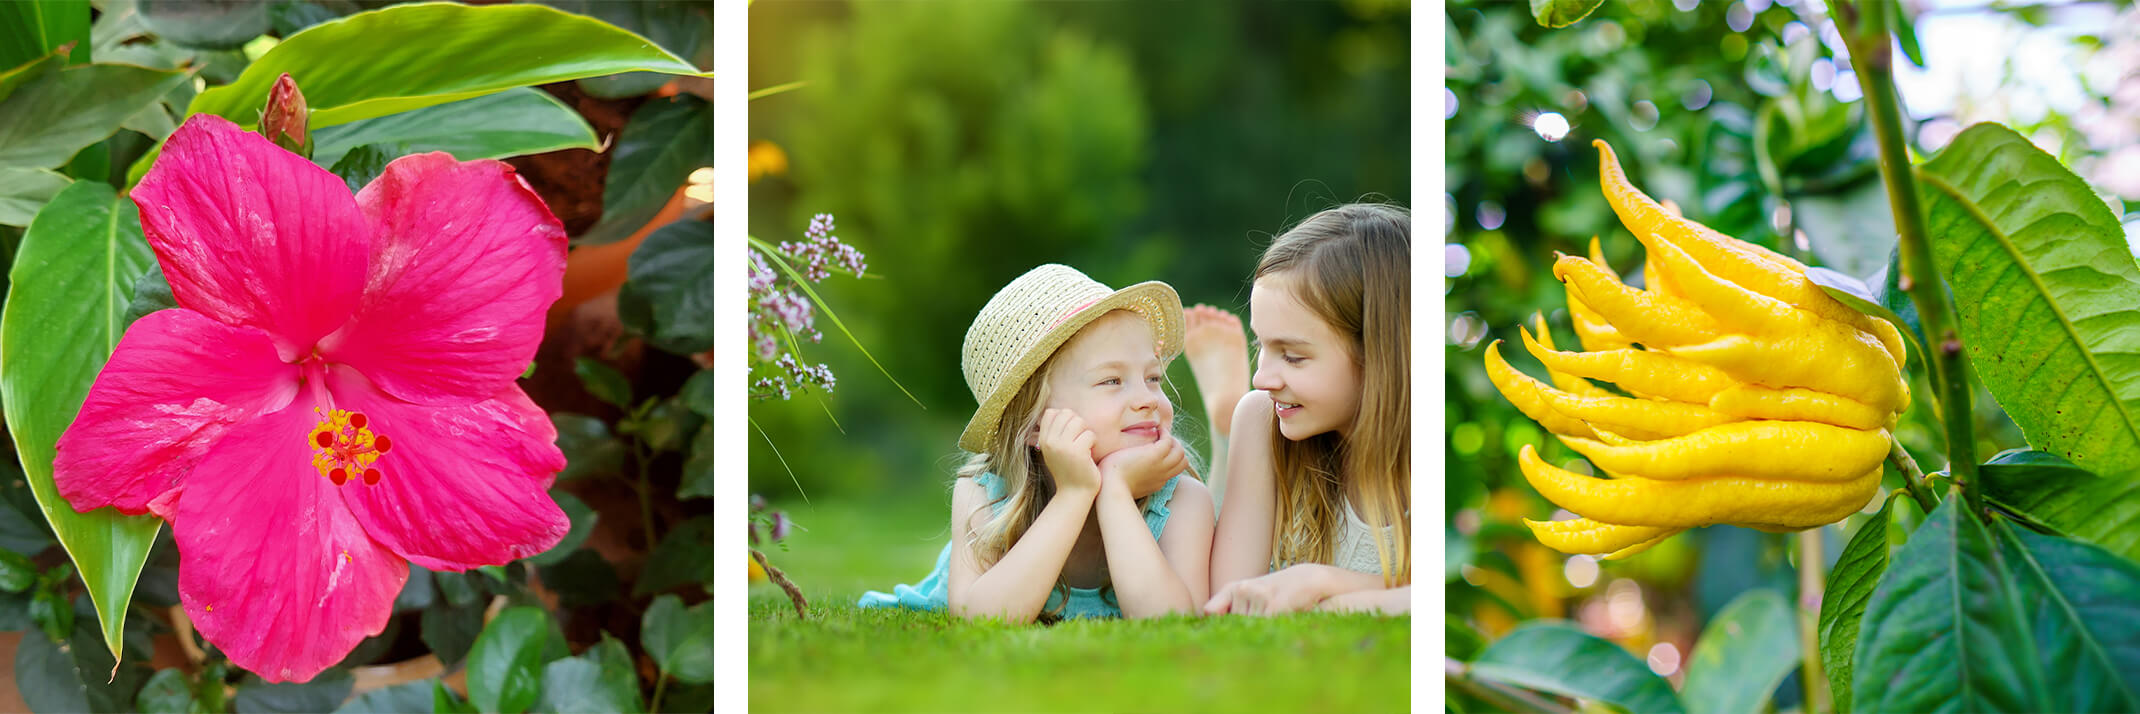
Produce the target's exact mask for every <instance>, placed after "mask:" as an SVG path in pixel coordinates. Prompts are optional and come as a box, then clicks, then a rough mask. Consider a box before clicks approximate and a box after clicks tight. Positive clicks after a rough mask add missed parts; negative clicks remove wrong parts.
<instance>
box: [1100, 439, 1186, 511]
mask: <svg viewBox="0 0 2140 714" xmlns="http://www.w3.org/2000/svg"><path fill="white" fill-rule="evenodd" d="M1188 468H1189V455H1188V453H1187V452H1184V451H1183V450H1182V448H1181V442H1179V441H1176V440H1174V439H1173V438H1171V437H1166V436H1162V437H1161V438H1160V439H1159V440H1158V441H1155V442H1152V443H1150V444H1145V445H1142V446H1132V447H1129V448H1127V449H1120V450H1117V451H1115V452H1114V453H1112V454H1108V455H1107V456H1106V457H1105V458H1102V459H1100V479H1101V482H1102V483H1103V484H1104V486H1103V487H1105V488H1120V489H1123V490H1126V491H1128V492H1129V496H1130V498H1143V497H1145V496H1149V495H1151V494H1152V493H1154V492H1156V491H1158V490H1159V489H1160V487H1163V486H1165V485H1167V479H1170V478H1174V476H1175V474H1179V473H1181V472H1182V471H1185V470H1187V469H1188Z"/></svg>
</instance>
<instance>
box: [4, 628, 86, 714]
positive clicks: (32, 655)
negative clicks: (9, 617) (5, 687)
mask: <svg viewBox="0 0 2140 714" xmlns="http://www.w3.org/2000/svg"><path fill="white" fill-rule="evenodd" d="M14 674H15V686H16V688H17V690H18V691H20V692H21V693H22V703H23V704H26V705H28V706H29V708H30V711H33V712H86V711H89V688H88V687H86V686H84V685H83V684H82V675H81V671H80V670H78V669H76V668H75V665H74V657H73V656H72V655H70V654H68V652H67V650H65V649H62V648H61V647H60V646H59V644H58V643H55V642H53V641H52V640H50V639H48V638H46V637H43V636H41V635H37V634H28V635H25V636H24V637H23V638H22V639H21V640H19V641H18V644H16V646H15V671H14Z"/></svg>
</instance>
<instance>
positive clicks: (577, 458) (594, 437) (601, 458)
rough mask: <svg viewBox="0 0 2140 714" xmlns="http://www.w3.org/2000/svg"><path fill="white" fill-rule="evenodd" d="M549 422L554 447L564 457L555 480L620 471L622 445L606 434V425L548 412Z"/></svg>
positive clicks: (622, 454) (622, 462)
mask: <svg viewBox="0 0 2140 714" xmlns="http://www.w3.org/2000/svg"><path fill="white" fill-rule="evenodd" d="M550 423H551V424H553V425H555V426H556V427H557V448H558V450H559V451H562V452H564V454H565V470H564V471H560V472H558V474H557V480H559V481H570V480H572V479H576V478H582V477H585V476H590V475H601V474H613V473H619V472H620V470H621V469H623V468H624V443H623V442H620V441H618V440H617V438H616V437H615V436H613V435H611V434H610V433H609V424H607V423H605V422H603V421H602V420H600V419H596V418H594V417H591V416H586V415H584V414H573V413H570V412H555V413H552V414H551V415H550Z"/></svg>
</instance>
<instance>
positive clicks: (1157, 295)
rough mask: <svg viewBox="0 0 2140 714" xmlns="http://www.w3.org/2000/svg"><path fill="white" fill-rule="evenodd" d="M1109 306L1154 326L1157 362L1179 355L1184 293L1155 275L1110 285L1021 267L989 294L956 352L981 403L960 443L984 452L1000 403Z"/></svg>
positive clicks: (1068, 270)
mask: <svg viewBox="0 0 2140 714" xmlns="http://www.w3.org/2000/svg"><path fill="white" fill-rule="evenodd" d="M1112 310H1129V311H1132V312H1135V313H1137V314H1138V315H1139V316H1141V317H1143V318H1144V320H1145V322H1146V323H1148V324H1150V325H1151V326H1152V334H1153V340H1154V342H1155V343H1156V344H1157V345H1158V347H1159V357H1160V358H1161V359H1165V360H1171V359H1173V358H1175V357H1177V356H1179V355H1180V354H1181V349H1182V334H1183V326H1182V314H1181V296H1180V295H1177V294H1175V292H1174V288H1173V287H1172V286H1169V285H1167V284H1166V283H1162V282H1159V281H1156V280H1155V281H1151V282H1145V283H1138V284H1136V285H1132V286H1129V287H1126V288H1123V289H1121V290H1111V289H1109V288H1108V287H1107V286H1106V285H1102V284H1100V281H1097V280H1093V279H1092V278H1089V277H1085V274H1084V273H1081V272H1078V271H1077V269H1076V268H1072V267H1070V266H1067V265H1056V264H1052V263H1051V264H1048V265H1043V266H1040V267H1038V268H1034V269H1032V270H1029V271H1026V274H1024V275H1021V276H1018V279H1017V280H1013V281H1011V284H1009V285H1006V286H1004V287H1003V289H1002V290H999V291H997V292H996V296H995V297H993V298H989V300H988V304H987V305H985V306H983V307H982V308H981V314H980V315H978V316H976V317H974V319H973V326H971V327H968V328H966V343H965V345H964V346H963V347H961V349H960V351H959V368H960V369H961V370H962V371H964V372H965V374H966V388H967V389H970V390H973V398H974V401H976V402H979V403H980V405H981V406H980V408H979V409H977V410H975V411H974V413H973V418H972V419H970V420H968V421H967V422H966V431H965V432H964V433H961V434H959V448H961V449H965V450H967V451H970V452H974V453H980V452H982V451H986V450H987V449H988V444H989V443H990V442H992V441H994V440H995V438H996V431H997V429H999V428H1001V426H1002V423H1003V408H1004V407H1005V406H1006V405H1008V404H1010V401H1011V397H1014V396H1017V395H1018V390H1019V389H1021V388H1023V387H1024V386H1025V381H1026V379H1027V378H1029V377H1032V376H1033V371H1034V370H1036V369H1039V368H1040V363H1042V362H1045V361H1047V359H1048V357H1049V356H1051V355H1054V354H1055V349H1056V348H1057V347H1061V346H1062V344H1063V343H1064V342H1067V341H1069V339H1070V336H1072V335H1075V334H1077V331H1078V330H1081V329H1084V327H1085V325H1087V324H1090V323H1091V322H1092V321H1093V320H1095V319H1098V318H1099V317H1100V316H1101V315H1105V314H1107V313H1108V312H1109V311H1112Z"/></svg>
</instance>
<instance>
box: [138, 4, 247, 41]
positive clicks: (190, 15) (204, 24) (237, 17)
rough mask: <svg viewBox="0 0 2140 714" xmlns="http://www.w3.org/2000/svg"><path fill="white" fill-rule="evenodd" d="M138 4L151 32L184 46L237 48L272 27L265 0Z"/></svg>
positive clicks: (143, 20) (143, 19)
mask: <svg viewBox="0 0 2140 714" xmlns="http://www.w3.org/2000/svg"><path fill="white" fill-rule="evenodd" d="M135 7H136V9H137V12H139V13H141V22H142V24H143V25H145V26H147V28H148V30H149V31H150V32H153V33H156V36H157V37H159V38H162V39H163V40H164V41H165V42H169V43H171V44H174V45H178V46H180V47H197V48H201V49H210V50H234V49H237V48H239V47H243V46H244V45H245V43H246V42H249V41H251V40H252V39H253V38H255V37H259V36H261V35H263V34H267V31H268V4H267V3H266V2H262V1H261V0H216V1H214V2H203V1H202V0H139V2H138V3H137V4H136V5H135Z"/></svg>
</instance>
